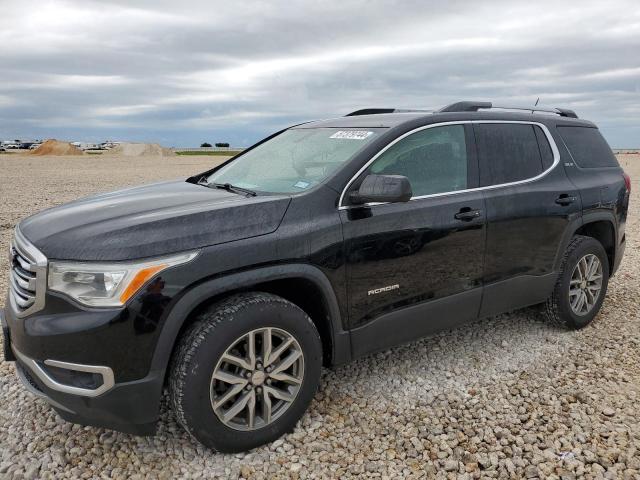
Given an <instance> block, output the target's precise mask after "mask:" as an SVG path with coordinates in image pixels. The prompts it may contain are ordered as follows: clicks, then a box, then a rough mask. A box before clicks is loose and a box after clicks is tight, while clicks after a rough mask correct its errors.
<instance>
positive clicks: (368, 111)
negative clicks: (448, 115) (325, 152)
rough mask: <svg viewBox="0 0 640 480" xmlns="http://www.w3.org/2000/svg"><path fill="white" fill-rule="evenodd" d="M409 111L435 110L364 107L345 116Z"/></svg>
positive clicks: (429, 111) (431, 111)
mask: <svg viewBox="0 0 640 480" xmlns="http://www.w3.org/2000/svg"><path fill="white" fill-rule="evenodd" d="M407 112H425V113H433V110H415V109H403V108H363V109H361V110H356V111H355V112H351V113H347V114H346V115H345V117H357V116H360V115H376V114H379V113H407Z"/></svg>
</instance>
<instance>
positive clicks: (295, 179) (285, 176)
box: [207, 128, 382, 193]
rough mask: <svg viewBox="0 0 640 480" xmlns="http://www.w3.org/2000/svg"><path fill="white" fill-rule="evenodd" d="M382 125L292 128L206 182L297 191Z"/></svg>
mask: <svg viewBox="0 0 640 480" xmlns="http://www.w3.org/2000/svg"><path fill="white" fill-rule="evenodd" d="M381 130H382V129H381V128H359V129H356V128H351V129H348V128H342V129H340V128H294V129H290V130H286V131H284V132H282V133H281V134H280V135H277V136H276V137H274V138H272V139H271V140H267V141H266V142H264V143H263V144H261V145H258V146H257V147H255V148H254V149H253V150H250V151H248V152H247V153H245V154H244V155H242V156H240V157H238V158H237V159H236V160H233V161H232V162H231V163H229V164H228V165H225V166H223V167H221V168H220V169H219V170H218V171H216V172H214V173H212V174H211V175H210V176H209V178H207V182H209V183H217V184H225V183H228V184H230V185H233V186H236V187H240V188H245V189H250V190H256V191H258V192H267V193H297V192H302V191H305V190H308V189H310V188H311V187H313V186H314V185H317V184H318V183H320V182H322V181H323V180H324V179H326V178H327V177H328V176H329V175H331V173H333V172H334V171H335V170H336V169H337V168H338V167H339V166H340V165H342V164H343V163H344V162H346V161H347V160H349V159H350V158H351V157H352V156H353V154H354V153H356V152H357V151H358V150H360V149H361V148H362V147H363V146H364V145H366V144H367V143H369V142H371V140H373V139H374V138H376V136H378V135H379V134H380V132H381Z"/></svg>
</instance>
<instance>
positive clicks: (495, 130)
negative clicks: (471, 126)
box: [475, 123, 542, 185]
mask: <svg viewBox="0 0 640 480" xmlns="http://www.w3.org/2000/svg"><path fill="white" fill-rule="evenodd" d="M475 131H476V140H477V142H478V156H479V159H480V177H481V182H482V185H499V184H502V183H509V182H516V181H518V180H525V179H527V178H531V177H535V176H536V175H538V174H540V173H542V159H541V158H540V149H539V147H538V140H537V139H536V134H535V131H534V130H533V125H523V124H512V123H485V124H477V125H476V126H475Z"/></svg>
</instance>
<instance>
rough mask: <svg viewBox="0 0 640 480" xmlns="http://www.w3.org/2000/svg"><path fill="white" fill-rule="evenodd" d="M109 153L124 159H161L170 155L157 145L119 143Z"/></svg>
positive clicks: (166, 150)
mask: <svg viewBox="0 0 640 480" xmlns="http://www.w3.org/2000/svg"><path fill="white" fill-rule="evenodd" d="M109 153H112V154H115V155H122V156H124V157H147V156H151V157H153V156H156V157H163V156H168V155H171V151H170V150H168V149H166V148H162V147H161V146H160V145H158V144H157V143H121V144H120V145H118V146H117V147H114V148H112V149H111V150H110V151H109Z"/></svg>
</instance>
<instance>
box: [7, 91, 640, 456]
mask: <svg viewBox="0 0 640 480" xmlns="http://www.w3.org/2000/svg"><path fill="white" fill-rule="evenodd" d="M630 188H631V187H630V180H629V177H628V176H627V175H626V174H625V173H624V172H623V171H622V169H621V168H620V166H619V165H618V162H617V161H616V158H615V156H614V155H613V153H612V151H611V149H610V148H609V146H608V145H607V143H606V141H605V140H604V138H603V137H602V135H601V134H600V132H599V131H598V129H597V128H596V126H595V125H594V124H593V123H590V122H588V121H585V120H579V119H578V118H577V116H576V114H575V113H574V112H572V111H570V110H565V109H548V110H541V109H535V110H534V109H527V110H522V109H516V108H513V107H494V106H492V104H491V103H488V102H459V103H456V104H453V105H449V106H447V107H445V108H443V109H442V110H439V111H437V112H428V111H411V110H408V111H407V110H405V111H402V110H395V109H367V110H359V111H357V112H353V113H351V114H349V115H347V116H345V117H341V118H334V119H331V120H322V121H314V122H309V123H305V124H300V125H296V126H293V127H291V128H287V129H285V130H282V131H280V132H277V133H275V134H274V135H272V136H270V137H268V138H266V139H265V140H263V141H261V142H259V143H257V144H256V145H254V146H253V147H251V148H249V149H247V150H245V151H244V152H242V153H240V154H239V155H237V156H236V157H234V158H232V159H231V160H229V161H227V162H225V163H224V164H222V165H221V166H218V167H216V168H213V169H211V170H209V171H207V172H204V173H201V174H198V175H194V176H193V177H190V178H187V179H186V180H180V181H172V182H163V183H156V184H153V185H147V186H141V187H136V188H129V189H126V190H121V191H118V192H113V193H107V194H102V195H96V196H93V197H89V198H85V199H81V200H77V201H75V202H72V203H69V204H67V205H63V206H60V207H55V208H51V209H48V210H46V211H43V212H41V213H38V214H36V215H33V216H31V217H29V218H26V219H24V220H22V221H21V222H20V223H19V225H18V226H17V227H16V229H15V234H14V237H13V241H12V244H11V252H10V255H11V272H10V288H9V293H8V298H7V300H6V304H5V308H4V315H3V320H2V325H3V332H4V346H5V358H6V359H7V360H9V361H15V365H16V368H17V372H18V375H19V376H20V378H21V379H22V381H23V382H24V384H25V386H26V388H28V389H29V390H30V391H31V392H32V393H34V394H35V395H37V396H39V397H41V398H44V399H45V400H46V401H47V402H49V403H50V404H51V405H52V406H53V408H54V409H55V410H56V411H57V412H58V413H59V414H60V415H61V416H62V417H63V418H64V419H66V420H69V421H71V422H77V423H81V424H86V425H96V426H101V427H107V428H112V429H116V430H121V431H124V432H130V433H135V434H153V432H154V431H155V424H156V422H157V419H158V412H159V404H160V399H161V396H162V392H163V388H165V387H167V388H168V390H169V392H170V398H171V402H172V404H173V408H174V411H175V415H176V417H177V419H178V421H179V422H180V423H181V424H182V425H183V426H184V428H185V429H186V430H187V431H188V432H189V433H190V434H191V435H192V436H193V437H195V438H196V439H198V440H199V441H200V442H202V443H203V444H205V445H207V446H209V447H212V448H214V449H216V450H219V451H224V452H235V451H240V450H246V449H250V448H253V447H256V446H258V445H261V444H264V443H265V442H270V441H272V440H274V439H276V438H278V437H279V436H280V435H282V434H283V433H285V432H288V431H291V430H292V429H293V427H294V425H295V424H296V422H297V421H298V420H299V419H300V417H301V416H302V415H303V413H304V411H305V409H306V408H307V406H308V405H309V402H310V401H311V399H312V397H313V396H314V393H315V392H316V389H317V387H318V382H319V379H320V372H321V367H322V365H337V364H341V363H344V362H347V361H349V360H351V359H353V358H355V357H358V356H361V355H364V354H367V353H370V352H373V351H376V350H380V349H385V348H388V347H390V346H392V345H398V344H400V343H403V342H407V341H411V340H413V339H416V338H419V337H422V336H424V335H427V334H429V333H432V332H435V331H437V330H442V329H450V328H452V327H454V326H456V325H459V324H461V323H462V322H466V321H469V320H473V319H476V318H479V317H487V316H490V315H496V314H499V313H502V312H507V311H509V310H513V309H516V308H520V307H526V306H528V305H536V304H543V305H545V308H544V312H546V314H547V316H548V317H549V318H550V319H551V320H553V321H556V322H561V323H562V324H564V325H566V327H568V328H581V327H584V326H585V325H587V324H588V323H589V322H591V321H592V320H593V318H594V317H595V316H596V314H597V313H598V311H599V310H600V307H601V305H602V302H603V301H604V297H605V294H606V291H607V282H608V280H609V277H610V276H611V275H613V273H614V272H615V271H616V269H617V268H618V265H619V264H620V260H621V258H622V255H623V252H624V248H625V221H626V215H627V208H628V203H629V194H630Z"/></svg>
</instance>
